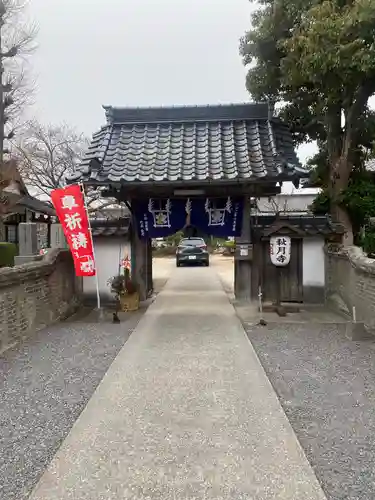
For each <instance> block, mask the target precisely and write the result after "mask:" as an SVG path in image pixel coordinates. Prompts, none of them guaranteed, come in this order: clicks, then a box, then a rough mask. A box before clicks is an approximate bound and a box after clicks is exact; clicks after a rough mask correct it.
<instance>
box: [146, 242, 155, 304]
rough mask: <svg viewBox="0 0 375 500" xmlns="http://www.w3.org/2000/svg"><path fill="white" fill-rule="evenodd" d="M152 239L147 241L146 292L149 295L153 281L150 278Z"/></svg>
mask: <svg viewBox="0 0 375 500" xmlns="http://www.w3.org/2000/svg"><path fill="white" fill-rule="evenodd" d="M152 262H153V260H152V239H151V238H149V239H148V240H147V276H148V279H147V285H148V286H147V292H148V295H151V294H152V292H153V290H154V281H153V276H152Z"/></svg>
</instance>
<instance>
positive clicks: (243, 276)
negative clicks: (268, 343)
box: [234, 196, 252, 302]
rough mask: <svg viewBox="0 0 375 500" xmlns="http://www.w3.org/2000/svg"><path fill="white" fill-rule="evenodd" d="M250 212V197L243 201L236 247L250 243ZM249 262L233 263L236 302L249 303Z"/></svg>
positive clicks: (239, 261) (250, 263) (238, 261)
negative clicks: (240, 228)
mask: <svg viewBox="0 0 375 500" xmlns="http://www.w3.org/2000/svg"><path fill="white" fill-rule="evenodd" d="M250 212H251V203H250V197H249V196H247V197H246V198H245V199H244V204H243V218H242V232H241V237H239V238H236V245H237V244H240V243H243V244H247V245H249V244H250V243H251V227H250ZM251 265H252V262H251V260H238V259H236V258H235V261H234V294H235V297H236V299H237V300H240V301H246V302H250V301H251V299H252V297H251V295H252V294H251Z"/></svg>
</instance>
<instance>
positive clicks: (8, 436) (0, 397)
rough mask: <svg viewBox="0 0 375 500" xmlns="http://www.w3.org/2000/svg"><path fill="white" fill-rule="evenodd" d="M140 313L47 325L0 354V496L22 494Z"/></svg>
mask: <svg viewBox="0 0 375 500" xmlns="http://www.w3.org/2000/svg"><path fill="white" fill-rule="evenodd" d="M141 315H142V312H141V311H140V312H139V313H136V314H134V315H133V314H132V315H131V316H130V318H129V319H128V320H127V321H125V322H122V323H121V324H120V325H114V324H110V323H109V324H92V323H85V322H84V321H82V319H81V320H80V322H70V323H64V324H60V325H56V326H53V327H50V328H48V329H45V330H42V331H40V332H39V333H38V334H36V335H35V336H33V337H32V338H31V339H29V340H27V341H26V342H24V343H23V344H21V345H19V346H18V347H15V348H14V349H11V350H9V351H6V352H5V353H3V354H2V355H1V356H0V499H1V500H24V499H26V498H28V496H29V494H30V492H31V490H32V489H33V487H34V486H35V484H36V482H37V481H38V479H39V477H40V476H41V474H42V473H43V471H44V469H45V467H46V466H47V465H48V463H49V462H50V460H51V458H52V457H53V456H54V454H55V452H56V451H57V449H58V448H59V446H60V444H61V442H62V441H63V440H64V438H65V437H66V435H67V434H68V432H69V430H70V428H71V427H72V425H73V424H74V422H75V421H76V419H77V417H78V416H79V415H80V413H81V412H82V410H83V409H84V407H85V406H86V403H87V401H88V400H89V399H90V397H91V395H92V394H93V392H94V390H95V389H96V387H97V385H98V384H99V382H100V381H101V379H102V378H103V376H104V374H105V373H106V371H107V369H108V368H109V366H110V364H111V363H112V361H113V359H114V358H115V357H116V355H117V353H118V352H119V350H120V349H121V347H122V346H123V345H124V343H125V342H126V340H127V339H128V338H129V335H130V334H131V332H132V331H133V330H134V328H135V327H136V325H137V324H138V321H139V319H140V317H141Z"/></svg>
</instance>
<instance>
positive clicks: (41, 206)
mask: <svg viewBox="0 0 375 500" xmlns="http://www.w3.org/2000/svg"><path fill="white" fill-rule="evenodd" d="M17 205H19V206H22V207H25V208H27V209H29V210H31V211H32V212H40V213H42V214H43V215H49V216H55V215H56V211H55V209H54V208H53V206H52V205H51V204H50V203H48V202H45V201H40V200H38V199H37V198H34V197H33V196H30V195H26V196H23V197H22V198H21V199H20V200H19V201H18V203H17Z"/></svg>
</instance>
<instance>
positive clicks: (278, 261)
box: [270, 236, 291, 266]
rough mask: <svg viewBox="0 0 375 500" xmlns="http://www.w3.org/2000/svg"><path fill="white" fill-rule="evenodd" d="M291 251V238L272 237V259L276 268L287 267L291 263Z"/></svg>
mask: <svg viewBox="0 0 375 500" xmlns="http://www.w3.org/2000/svg"><path fill="white" fill-rule="evenodd" d="M290 250H291V240H290V237H289V236H271V240H270V257H271V262H272V264H273V265H274V266H287V265H288V264H289V262H290Z"/></svg>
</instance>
